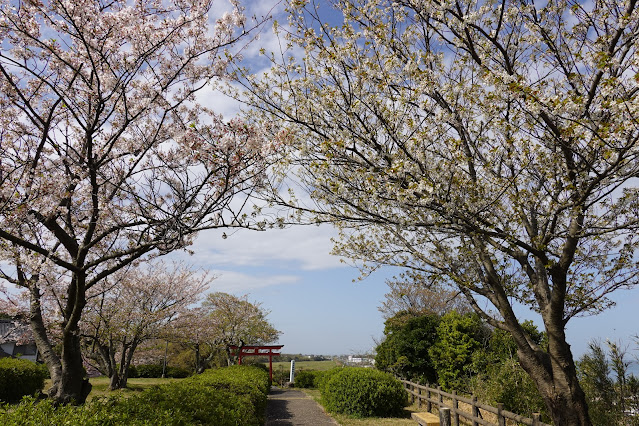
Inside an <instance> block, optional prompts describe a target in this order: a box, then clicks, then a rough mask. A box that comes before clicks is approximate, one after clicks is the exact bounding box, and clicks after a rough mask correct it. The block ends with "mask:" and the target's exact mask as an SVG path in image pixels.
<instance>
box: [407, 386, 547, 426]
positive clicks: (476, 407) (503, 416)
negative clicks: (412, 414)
mask: <svg viewBox="0 0 639 426" xmlns="http://www.w3.org/2000/svg"><path fill="white" fill-rule="evenodd" d="M401 382H402V383H403V384H404V387H405V388H406V391H407V392H408V394H409V395H410V396H411V401H412V402H413V403H414V402H415V401H417V406H418V407H420V408H421V407H422V405H423V403H424V402H425V403H426V411H431V410H432V409H433V404H434V405H435V406H436V407H437V408H440V407H446V408H449V409H450V413H451V425H452V426H459V425H460V418H462V419H464V420H466V421H465V422H464V424H471V425H472V426H479V425H484V426H507V424H512V422H516V423H517V424H522V425H526V426H551V425H549V424H547V423H543V422H542V421H541V419H540V417H541V416H540V415H539V413H534V414H533V415H532V416H533V417H532V418H529V417H523V416H520V415H519V414H515V413H511V412H510V411H506V410H504V409H503V404H497V407H491V406H490V405H486V404H482V403H480V402H478V401H477V397H476V396H472V397H471V398H466V397H463V396H460V395H457V394H456V393H455V391H453V392H452V393H448V392H444V391H442V390H441V388H440V387H439V386H438V387H437V388H431V387H429V386H428V385H426V386H423V385H418V384H417V383H413V382H409V381H407V380H401ZM460 403H461V404H462V405H464V404H466V406H465V407H461V406H460ZM464 408H465V409H464ZM509 420H510V421H509Z"/></svg>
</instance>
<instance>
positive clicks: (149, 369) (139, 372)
mask: <svg viewBox="0 0 639 426" xmlns="http://www.w3.org/2000/svg"><path fill="white" fill-rule="evenodd" d="M162 370H163V366H162V365H159V364H140V365H136V366H135V372H136V375H135V376H132V375H131V373H129V377H142V378H146V379H152V378H158V377H162Z"/></svg>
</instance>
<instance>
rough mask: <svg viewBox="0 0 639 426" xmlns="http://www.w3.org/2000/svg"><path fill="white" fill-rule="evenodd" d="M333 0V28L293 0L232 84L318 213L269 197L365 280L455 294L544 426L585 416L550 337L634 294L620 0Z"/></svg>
mask: <svg viewBox="0 0 639 426" xmlns="http://www.w3.org/2000/svg"><path fill="white" fill-rule="evenodd" d="M330 3H332V4H333V6H335V8H336V9H338V10H340V11H341V12H342V13H343V22H342V23H340V25H339V26H335V27H333V26H331V25H330V24H329V23H327V22H326V21H323V20H322V18H321V16H320V14H321V13H322V11H323V10H324V9H323V7H325V6H326V5H325V4H324V3H322V4H321V6H318V5H317V4H316V3H315V2H313V1H291V2H290V3H289V11H290V26H289V27H277V29H278V31H279V33H280V34H281V39H282V41H283V43H282V45H283V46H284V49H283V51H281V52H275V53H273V54H272V55H271V56H270V58H271V60H272V61H273V67H272V69H271V72H270V74H269V75H268V76H266V77H264V78H258V77H256V76H250V75H244V76H242V75H241V73H240V74H239V76H240V79H241V80H242V81H243V82H244V84H245V86H246V87H247V89H248V90H249V92H251V94H250V99H249V100H248V101H247V102H248V103H249V104H251V105H252V106H254V110H253V111H252V112H251V114H253V116H256V115H257V114H258V112H261V113H262V116H263V119H264V120H268V121H269V122H274V121H275V122H278V123H280V124H281V126H282V127H283V128H284V129H286V130H288V131H289V132H290V133H291V135H293V136H294V138H295V139H296V141H297V144H296V145H295V147H294V150H291V153H292V154H293V155H294V157H293V158H292V159H290V161H289V163H288V164H292V165H293V166H294V167H292V168H291V169H292V170H293V171H294V170H296V169H297V170H301V173H300V180H301V182H302V186H303V187H305V188H306V189H308V191H309V193H310V195H311V196H312V198H313V200H314V202H315V203H316V205H310V204H307V205H306V206H304V205H301V204H299V203H298V204H297V205H296V203H290V202H289V201H288V200H286V199H281V200H277V202H279V203H282V204H293V207H298V208H300V209H306V210H308V211H310V212H314V213H315V214H316V217H315V219H316V220H319V221H332V222H335V223H337V224H338V225H339V226H341V229H342V238H341V239H340V242H339V243H338V244H337V246H336V249H335V251H336V252H337V253H338V254H341V255H343V256H349V257H352V258H354V259H359V260H361V261H362V262H363V267H364V271H365V272H367V271H370V270H372V269H374V268H375V267H377V266H378V265H380V264H390V265H399V266H402V267H406V268H411V269H415V270H418V271H421V273H422V274H424V276H425V277H427V278H428V277H429V276H431V277H436V278H437V279H442V280H446V281H448V282H449V283H451V284H454V285H456V286H457V288H458V289H459V291H461V292H462V293H463V294H464V295H465V296H466V298H467V300H468V301H469V303H471V305H472V306H473V308H474V309H475V310H476V311H477V312H478V313H479V314H480V315H482V316H483V317H484V319H486V320H487V321H488V322H489V323H490V324H491V325H493V326H495V327H498V328H501V329H504V330H507V331H508V332H510V334H511V335H512V336H513V339H514V341H515V342H516V344H517V348H518V358H519V360H520V362H521V365H522V367H523V368H524V369H525V370H526V372H527V373H528V374H529V375H530V377H531V378H532V379H533V381H534V382H535V384H536V386H537V388H538V389H539V391H540V394H541V395H542V396H543V399H544V401H545V404H546V406H547V407H548V412H549V413H550V415H551V417H552V420H553V422H554V424H561V425H589V424H591V421H590V419H589V415H588V408H587V405H586V401H585V399H584V393H583V391H582V389H581V387H580V385H579V382H578V380H577V375H576V371H575V364H574V360H573V354H572V352H571V350H570V345H569V344H568V342H567V341H566V334H565V328H566V324H567V323H568V322H569V321H570V320H571V319H573V318H574V317H577V316H580V315H587V314H593V313H597V312H599V311H601V310H602V309H605V308H608V307H609V306H611V305H612V302H611V300H610V299H609V297H608V296H609V295H610V294H611V293H612V292H614V291H616V290H618V289H624V288H630V287H632V286H635V285H636V284H637V277H638V275H637V272H638V271H637V263H636V256H637V248H638V242H639V241H638V239H639V234H638V233H637V230H638V225H639V220H638V219H639V197H638V195H639V194H638V191H637V176H639V161H638V160H639V158H638V157H639V52H638V43H639V10H638V9H639V8H638V5H637V2H636V1H635V0H624V1H612V0H598V1H595V2H578V1H569V0H559V1H549V2H541V3H538V2H533V1H529V0H521V1H511V0H488V1H481V2H476V1H470V0H457V1H436V0H393V1H388V0H367V1H360V0H335V1H331V2H330ZM285 172H287V170H285ZM516 303H520V304H524V305H526V306H528V307H529V308H530V309H532V310H534V311H536V312H537V313H538V315H539V317H540V320H541V321H542V322H543V324H544V327H545V331H546V333H547V334H548V347H547V349H545V348H542V347H540V346H539V345H537V344H536V343H535V342H534V340H533V339H532V338H531V336H530V335H529V334H528V332H527V331H526V329H525V328H524V327H523V326H522V324H521V321H520V319H519V318H518V316H517V312H516V310H515V304H516Z"/></svg>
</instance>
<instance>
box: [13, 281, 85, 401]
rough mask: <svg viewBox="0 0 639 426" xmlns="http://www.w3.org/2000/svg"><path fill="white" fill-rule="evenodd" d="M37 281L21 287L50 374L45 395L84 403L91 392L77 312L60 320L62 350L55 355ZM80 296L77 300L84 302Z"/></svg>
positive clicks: (36, 338) (35, 338)
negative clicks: (61, 322) (26, 297)
mask: <svg viewBox="0 0 639 426" xmlns="http://www.w3.org/2000/svg"><path fill="white" fill-rule="evenodd" d="M37 281H38V278H37V277H34V278H33V279H32V280H31V281H30V282H29V283H28V285H23V287H27V288H28V289H29V293H30V315H29V317H30V318H29V322H30V325H31V330H32V331H33V335H34V340H35V342H36V346H37V348H38V351H39V352H40V353H41V354H42V357H43V358H44V360H45V363H46V365H47V368H48V370H49V373H50V375H51V387H50V388H49V389H48V390H47V393H48V396H49V398H51V399H53V400H54V402H55V403H56V404H83V403H84V402H85V401H86V398H87V396H88V395H89V393H90V392H91V384H90V383H89V379H88V378H87V377H86V374H85V370H84V365H83V362H82V351H81V337H80V330H79V327H78V321H79V315H74V316H73V318H74V319H73V320H71V321H65V322H64V323H63V325H62V353H61V355H60V356H59V357H58V355H57V354H56V353H55V351H54V350H53V346H52V345H51V341H50V340H49V337H48V335H47V330H46V326H45V325H44V320H43V318H42V306H41V303H40V301H41V296H42V294H41V293H40V289H39V288H38V286H37ZM25 284H26V282H25ZM81 300H82V299H81ZM81 300H80V302H79V303H80V304H81V305H82V306H83V303H81ZM76 303H78V301H76ZM80 310H81V308H80Z"/></svg>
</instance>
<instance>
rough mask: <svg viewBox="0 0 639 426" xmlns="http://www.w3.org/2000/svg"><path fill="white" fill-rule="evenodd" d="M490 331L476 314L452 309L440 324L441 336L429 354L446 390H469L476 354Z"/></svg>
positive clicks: (439, 332) (438, 328)
mask: <svg viewBox="0 0 639 426" xmlns="http://www.w3.org/2000/svg"><path fill="white" fill-rule="evenodd" d="M486 334H487V330H486V328H485V326H484V325H483V324H482V322H481V320H480V318H479V316H477V315H476V314H465V315H461V314H459V313H457V312H455V311H451V312H449V313H447V314H446V315H444V316H442V318H441V321H440V323H439V325H438V326H437V335H438V339H437V341H436V342H435V344H434V345H433V346H431V347H430V349H429V350H428V353H429V355H430V357H431V358H432V360H433V365H434V366H435V368H436V370H437V375H438V383H439V384H440V385H441V387H442V388H443V389H445V390H447V391H448V390H452V389H457V390H466V387H467V383H468V379H469V377H468V376H469V373H470V371H469V368H468V367H469V366H470V365H471V362H472V356H473V353H474V352H475V351H476V350H478V349H480V348H481V347H482V344H481V343H480V342H481V341H482V340H484V339H485V335H486Z"/></svg>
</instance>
